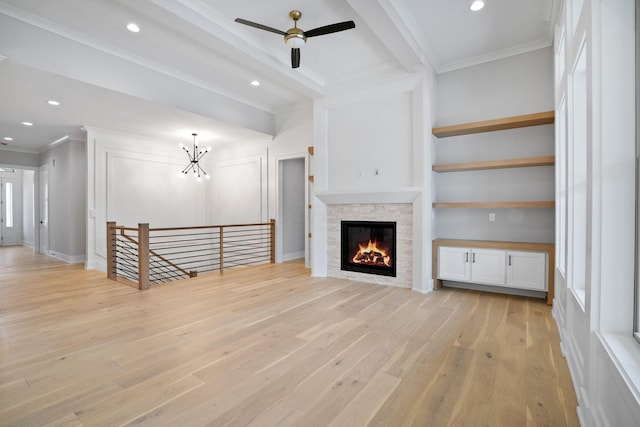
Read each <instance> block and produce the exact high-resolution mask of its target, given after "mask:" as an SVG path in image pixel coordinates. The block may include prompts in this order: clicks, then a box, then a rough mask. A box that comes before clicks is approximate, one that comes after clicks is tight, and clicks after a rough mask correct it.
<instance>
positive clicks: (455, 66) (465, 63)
mask: <svg viewBox="0 0 640 427" xmlns="http://www.w3.org/2000/svg"><path fill="white" fill-rule="evenodd" d="M552 43H553V40H552V39H542V40H536V41H533V42H531V43H525V44H521V45H519V46H514V47H512V48H509V49H503V50H498V51H495V52H490V53H487V54H485V55H480V56H476V57H473V58H469V59H464V60H462V61H454V62H449V63H448V64H443V65H442V66H441V67H439V68H437V69H436V72H437V73H438V74H442V73H448V72H449V71H455V70H460V69H463V68H468V67H473V66H474V65H480V64H484V63H486V62H492V61H497V60H499V59H504V58H508V57H510V56H516V55H520V54H523V53H528V52H533V51H534V50H538V49H544V48H546V47H549V46H551V45H552Z"/></svg>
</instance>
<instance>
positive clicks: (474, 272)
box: [471, 249, 506, 286]
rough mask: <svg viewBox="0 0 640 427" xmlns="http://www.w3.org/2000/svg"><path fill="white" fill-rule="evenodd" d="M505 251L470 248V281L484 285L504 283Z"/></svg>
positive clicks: (502, 284) (501, 284)
mask: <svg viewBox="0 0 640 427" xmlns="http://www.w3.org/2000/svg"><path fill="white" fill-rule="evenodd" d="M505 258H506V252H505V251H501V250H496V249H472V250H471V281H472V282H474V283H483V284H486V285H500V286H504V284H505V269H506V262H505Z"/></svg>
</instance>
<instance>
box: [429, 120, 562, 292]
mask: <svg viewBox="0 0 640 427" xmlns="http://www.w3.org/2000/svg"><path fill="white" fill-rule="evenodd" d="M554 118H555V117H554V112H553V111H546V112H541V113H534V114H525V115H519V116H511V117H505V118H499V119H494V120H484V121H477V122H470V123H462V124H456V125H451V126H442V127H435V128H433V130H432V133H433V135H434V136H435V137H437V138H438V140H437V142H436V144H447V141H449V140H452V141H453V140H456V141H459V140H460V138H459V137H462V136H465V135H474V134H480V133H485V132H497V131H509V130H511V129H519V128H531V127H534V126H541V125H550V124H553V123H554ZM518 132H531V131H518ZM545 135H546V134H545ZM501 138H502V140H506V141H507V142H506V144H508V143H509V142H508V138H513V139H514V140H518V138H519V135H518V133H517V132H516V133H513V134H510V135H509V136H508V138H507V137H505V136H504V135H501ZM552 138H553V137H552ZM493 139H494V138H493V137H492V136H487V137H485V138H479V139H473V140H469V141H465V142H463V144H466V145H464V147H465V148H464V149H461V150H459V151H462V152H464V155H463V156H462V157H464V158H461V159H459V160H465V161H461V162H443V163H437V162H436V164H434V165H433V166H432V170H433V172H435V173H437V174H438V175H441V174H447V175H448V174H454V175H456V174H459V173H460V174H462V175H460V176H457V175H456V176H457V177H456V178H455V179H454V180H453V181H452V182H453V184H449V185H448V186H444V187H446V188H438V181H437V180H436V185H435V191H434V194H435V201H434V202H433V208H435V209H438V211H440V212H439V213H438V214H437V215H438V216H439V217H440V221H441V222H445V223H447V224H451V223H454V222H455V221H456V220H458V219H459V218H464V217H463V216H462V215H458V214H454V211H455V212H457V211H462V210H465V209H466V210H476V211H474V212H475V214H474V215H475V218H484V216H485V215H486V214H482V213H478V212H487V211H489V212H491V211H492V210H496V211H497V212H498V213H497V214H496V213H490V214H489V215H490V216H489V218H493V219H495V216H496V215H502V216H503V217H509V220H510V221H512V222H514V221H515V220H513V218H515V217H523V216H526V213H524V211H526V210H530V209H545V208H547V209H548V208H551V209H553V208H554V207H555V202H554V201H553V200H538V198H539V197H537V196H539V194H538V193H536V192H534V194H533V195H532V194H529V192H530V191H529V192H528V190H527V189H523V191H522V192H519V193H518V194H515V196H517V197H514V199H518V200H508V195H507V196H505V198H506V199H507V200H498V201H496V200H495V199H496V198H497V199H500V195H501V194H500V191H499V189H493V188H491V189H482V191H480V189H479V187H481V186H482V185H483V183H485V182H495V180H498V179H501V180H503V181H505V180H506V181H514V182H517V181H518V179H520V180H521V181H524V182H525V183H526V184H527V185H529V186H530V185H535V182H534V183H531V182H530V181H531V180H530V179H527V178H517V174H518V173H519V172H517V171H514V172H513V173H511V175H502V176H501V178H496V177H495V176H493V177H491V178H487V176H488V175H486V174H485V175H482V176H478V175H477V173H478V172H477V171H493V170H497V171H499V170H504V169H514V170H521V169H522V168H536V167H545V166H547V167H550V168H549V169H548V170H547V172H544V174H545V175H544V176H546V177H547V181H548V180H552V179H553V167H554V165H555V156H553V155H548V154H547V155H535V156H530V157H516V156H511V155H512V154H513V152H514V150H511V151H509V150H505V151H507V154H506V155H505V157H511V158H498V159H483V158H480V157H482V156H483V155H487V154H486V153H484V152H483V149H482V148H481V147H479V146H478V145H477V144H482V143H485V144H488V143H489V142H492V140H493ZM470 147H471V148H470ZM499 151H500V150H499V149H497V148H495V147H494V148H493V151H492V152H494V153H495V152H499ZM473 153H479V155H478V158H479V160H478V161H474V159H472V158H471V159H470V158H469V157H472V156H473ZM525 154H527V153H525ZM529 154H530V153H529ZM445 157H446V156H445ZM450 157H451V156H449V159H447V160H451V158H450ZM436 158H438V156H436ZM456 160H458V159H456ZM470 160H471V161H470ZM498 173H500V172H498ZM491 180H494V181H491ZM509 185H517V184H513V183H511V182H510V183H509ZM469 188H478V191H474V190H470V189H469ZM494 190H495V191H494ZM465 194H466V195H468V196H472V197H470V198H471V199H472V200H455V199H456V198H458V197H459V198H462V197H463V196H464V195H465ZM485 195H486V196H488V197H487V200H477V199H478V198H482V197H483V196H485ZM513 195H514V194H513V189H511V196H513ZM527 195H528V196H529V197H531V199H534V200H528V199H527ZM536 195H537V196H536ZM442 210H445V211H444V212H443V211H442ZM477 210H481V211H477ZM500 212H503V213H500ZM493 219H488V221H493ZM449 226H451V225H449ZM461 226H462V225H461ZM466 226H468V225H466ZM443 234H446V232H443ZM437 237H438V238H436V239H435V240H434V241H433V279H434V283H435V285H436V288H438V287H440V285H441V284H442V281H443V280H445V281H446V280H450V281H453V282H456V281H459V282H465V283H470V284H472V286H476V285H477V286H478V287H480V288H483V287H485V288H487V289H488V290H498V291H499V290H500V289H505V290H507V289H508V290H515V292H516V293H518V292H519V291H539V292H540V293H542V295H544V293H545V292H546V299H547V302H548V303H549V304H550V303H551V301H552V300H553V279H554V278H553V274H552V272H553V266H554V245H553V244H552V243H541V242H530V241H522V240H519V239H517V238H515V239H514V240H512V241H509V240H506V239H495V240H491V239H480V238H475V239H474V238H473V237H471V238H469V239H467V238H464V237H462V236H456V237H455V238H453V239H452V238H451V236H446V235H444V236H443V235H440V236H437ZM454 249H455V250H454ZM483 251H484V252H483ZM439 254H440V255H439ZM542 254H544V256H543V257H542V258H541V257H540V256H541V255H542ZM529 255H530V256H529ZM536 255H540V256H538V257H537V258H536V257H535V256H536ZM541 269H542V270H543V271H540V270H541ZM474 276H475V277H474ZM525 294H526V293H525Z"/></svg>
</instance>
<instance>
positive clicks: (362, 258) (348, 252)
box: [340, 221, 396, 277]
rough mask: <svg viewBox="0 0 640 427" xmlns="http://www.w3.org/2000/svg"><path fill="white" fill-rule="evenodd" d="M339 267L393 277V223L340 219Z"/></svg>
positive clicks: (394, 229) (394, 251) (394, 237)
mask: <svg viewBox="0 0 640 427" xmlns="http://www.w3.org/2000/svg"><path fill="white" fill-rule="evenodd" d="M341 232H342V234H341V254H340V260H341V261H340V268H342V270H347V271H356V272H359V273H368V274H379V275H382V276H393V277H396V223H395V222H382V221H342V222H341Z"/></svg>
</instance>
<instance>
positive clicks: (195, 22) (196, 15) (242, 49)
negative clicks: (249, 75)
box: [119, 0, 324, 98]
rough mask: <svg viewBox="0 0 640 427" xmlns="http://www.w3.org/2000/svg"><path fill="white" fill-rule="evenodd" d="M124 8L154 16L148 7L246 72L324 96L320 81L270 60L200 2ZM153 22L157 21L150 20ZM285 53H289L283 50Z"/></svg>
mask: <svg viewBox="0 0 640 427" xmlns="http://www.w3.org/2000/svg"><path fill="white" fill-rule="evenodd" d="M119 1H121V2H122V3H123V4H126V5H127V6H128V7H133V8H135V9H136V10H138V11H142V12H144V13H148V14H154V12H153V10H152V7H151V6H152V5H153V6H155V7H158V8H161V9H162V10H164V11H166V12H169V13H170V14H172V15H174V16H175V17H177V18H179V19H181V20H182V21H184V22H185V24H190V25H185V27H184V28H175V27H174V29H175V30H177V31H180V32H182V33H183V34H185V35H187V36H189V34H188V33H187V31H188V30H189V26H195V27H197V28H198V29H199V30H200V31H203V32H205V33H207V34H208V35H210V36H211V37H212V38H213V39H216V40H218V41H219V43H217V44H216V46H215V50H216V51H219V52H222V53H224V54H225V55H227V56H228V57H229V58H232V59H234V60H236V61H238V62H240V63H243V64H244V65H245V66H247V67H248V68H253V69H256V70H260V72H261V73H263V74H265V75H266V76H267V77H268V78H272V79H274V80H282V78H283V77H284V78H286V79H287V86H288V87H289V88H290V89H292V90H295V91H297V92H300V93H301V94H303V95H305V96H307V97H310V98H314V97H319V96H322V95H323V94H324V81H323V80H322V79H321V78H320V76H317V75H315V74H313V73H311V72H310V71H309V70H305V69H304V67H301V68H298V69H295V70H293V69H291V67H289V66H288V65H287V64H288V59H287V60H286V61H282V60H281V59H278V58H274V57H273V56H271V55H269V54H268V53H266V52H265V51H263V50H262V49H261V48H260V47H259V46H257V45H255V44H253V43H252V42H251V40H249V39H247V38H246V37H244V36H243V34H242V33H241V32H240V29H241V28H242V27H241V26H240V25H239V24H237V23H235V22H234V21H229V19H228V18H227V17H225V16H223V15H221V14H220V13H218V12H217V11H215V10H214V9H212V8H211V7H210V6H208V5H207V4H205V3H204V2H202V1H200V0H148V2H146V3H145V2H135V3H131V2H130V1H128V0H119ZM154 18H155V19H161V18H160V17H158V16H154ZM287 52H289V51H288V50H287Z"/></svg>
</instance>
